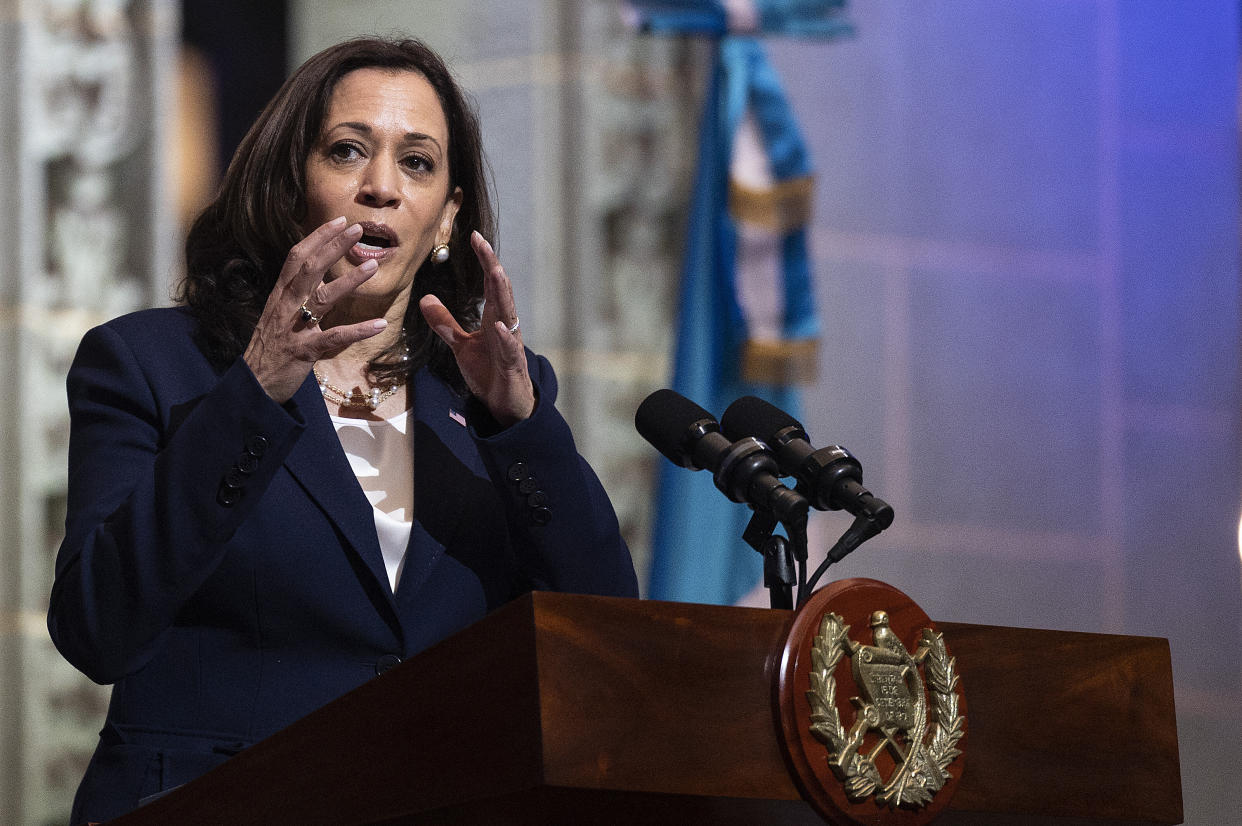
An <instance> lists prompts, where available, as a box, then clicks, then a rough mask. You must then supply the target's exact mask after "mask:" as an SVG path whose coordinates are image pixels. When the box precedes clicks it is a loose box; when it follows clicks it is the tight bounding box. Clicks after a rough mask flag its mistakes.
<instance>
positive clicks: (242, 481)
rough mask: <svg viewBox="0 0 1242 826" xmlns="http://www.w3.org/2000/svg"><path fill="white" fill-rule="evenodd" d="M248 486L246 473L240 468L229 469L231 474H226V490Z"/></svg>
mask: <svg viewBox="0 0 1242 826" xmlns="http://www.w3.org/2000/svg"><path fill="white" fill-rule="evenodd" d="M245 485H246V472H245V471H243V470H242V469H241V468H239V467H231V468H229V472H228V473H226V474H224V486H225V487H226V488H240V487H245Z"/></svg>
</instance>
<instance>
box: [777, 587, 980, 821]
mask: <svg viewBox="0 0 1242 826" xmlns="http://www.w3.org/2000/svg"><path fill="white" fill-rule="evenodd" d="M778 695H779V698H780V703H779V706H780V708H779V711H780V723H781V726H782V737H783V739H782V744H783V746H784V747H785V750H786V754H787V755H788V757H789V759H790V761H791V766H792V767H793V768H794V770H795V779H797V780H798V781H799V786H800V787H801V788H802V791H803V795H804V797H806V798H807V800H808V802H810V803H811V804H812V805H813V806H815V807H816V809H817V810H818V811H820V813H821V814H822V815H824V817H825V819H827V820H828V821H829V822H831V823H867V824H877V823H889V822H892V823H901V824H906V823H909V824H916V823H925V822H927V821H928V820H930V819H931V818H933V817H935V816H936V814H938V813H939V812H940V811H942V810H943V809H944V807H945V806H946V805H947V804H948V800H949V797H950V796H951V795H952V793H953V790H954V789H955V788H956V785H957V780H958V779H960V774H961V766H962V763H961V760H960V756H961V754H962V752H963V750H964V747H965V740H964V738H965V735H966V709H965V701H964V697H963V694H962V689H961V680H960V678H959V676H958V673H957V662H956V660H955V659H954V658H953V657H952V656H951V655H950V653H949V649H948V646H947V645H946V642H945V639H944V636H943V635H942V634H941V633H940V632H939V631H938V630H936V628H935V626H934V624H933V623H932V622H931V620H930V619H928V617H927V615H926V614H924V613H923V612H922V610H921V609H919V608H918V606H917V605H915V604H914V602H913V601H912V600H910V598H909V597H907V596H906V595H905V594H903V593H901V592H900V591H898V590H897V589H895V588H893V587H892V586H889V585H885V584H884V583H881V582H877V581H875V580H865V579H857V580H844V581H842V582H839V583H832V584H831V585H829V586H827V587H826V588H824V589H823V590H822V591H820V592H817V593H816V594H814V595H812V597H811V599H810V600H809V601H808V602H807V604H806V605H804V606H803V607H802V608H801V609H800V610H799V611H798V612H797V614H796V615H795V618H794V622H793V625H792V627H791V629H790V632H789V635H788V638H787V640H786V644H785V648H784V651H783V655H782V662H781V668H780V674H779V675H778Z"/></svg>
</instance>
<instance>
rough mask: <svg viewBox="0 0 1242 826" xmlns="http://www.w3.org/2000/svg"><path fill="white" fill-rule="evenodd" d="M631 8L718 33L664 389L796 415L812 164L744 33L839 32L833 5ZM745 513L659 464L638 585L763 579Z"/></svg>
mask: <svg viewBox="0 0 1242 826" xmlns="http://www.w3.org/2000/svg"><path fill="white" fill-rule="evenodd" d="M630 5H631V12H632V14H633V16H634V20H633V22H634V23H635V24H636V25H637V26H638V27H639V28H640V29H642V30H643V31H648V32H654V33H701V34H708V35H711V36H713V37H715V38H716V44H717V48H716V50H715V55H714V64H715V65H714V66H713V71H712V81H711V88H710V89H709V90H708V94H707V99H706V104H705V108H704V113H703V118H702V123H701V126H700V134H699V159H698V166H697V170H696V174H695V185H694V193H693V199H692V205H691V215H690V222H689V226H688V228H687V237H686V250H685V258H684V265H683V275H682V286H681V299H680V305H679V311H678V320H677V351H676V354H675V357H674V367H673V381H672V386H673V388H674V389H675V390H677V391H678V392H679V393H681V394H682V395H683V396H686V397H687V398H689V399H692V400H693V401H695V402H697V403H699V404H700V405H702V406H703V407H705V408H707V409H708V410H709V411H711V412H712V413H713V414H714V415H716V416H717V417H719V416H720V415H721V414H722V413H723V411H724V409H725V408H726V407H727V406H728V405H729V403H730V402H732V401H733V400H734V399H736V398H738V397H739V396H743V395H747V394H753V395H757V396H761V397H764V398H766V399H768V400H769V401H770V402H772V403H773V404H775V405H777V406H778V407H781V408H783V409H785V410H787V411H789V412H790V414H791V415H793V416H798V415H799V411H798V393H797V391H796V389H794V386H793V385H794V384H796V383H797V382H799V381H810V380H813V378H814V375H815V372H816V368H815V353H816V335H817V333H818V321H817V318H816V315H815V308H814V300H813V290H812V284H811V275H810V266H809V263H808V256H807V246H806V234H805V233H806V223H807V220H808V218H809V215H810V202H811V194H812V187H811V167H810V160H809V158H808V157H807V153H806V147H805V145H804V143H803V141H802V138H801V135H800V134H799V132H798V128H797V124H796V123H795V121H794V117H793V113H792V111H791V110H790V107H789V103H788V101H787V100H786V98H785V95H784V93H783V92H782V90H781V87H780V83H779V81H778V79H777V76H776V73H775V71H774V70H773V68H772V66H771V64H770V63H769V62H768V60H767V57H766V55H765V53H764V51H763V48H762V46H761V45H760V43H759V42H758V40H757V39H755V37H753V36H751V34H757V33H762V32H780V33H784V34H799V35H809V36H817V37H836V36H840V35H845V34H849V33H851V32H852V29H851V28H850V26H849V25H848V24H847V23H845V22H844V21H842V20H841V19H840V13H841V11H842V8H843V6H844V2H843V0H837V2H811V0H802V1H801V2H799V1H797V0H785V2H780V0H767V1H766V2H764V0H759V2H743V0H730V2H727V3H721V2H715V0H708V2H692V1H691V0H681V1H680V2H677V1H676V0H666V2H634V3H631V4H630ZM738 29H743V30H745V31H746V32H747V34H745V35H742V34H737V33H736V32H737V31H738ZM750 515H751V514H750V511H749V510H748V509H747V508H746V507H745V506H744V505H740V504H737V503H734V502H730V501H729V500H728V499H726V498H725V497H724V496H723V495H722V494H721V493H720V492H719V491H717V490H715V488H714V486H713V484H712V478H711V476H710V474H707V473H692V472H689V471H687V470H685V469H682V468H678V467H675V466H673V465H672V464H669V463H661V466H660V475H659V480H658V483H657V503H656V518H655V526H654V530H653V535H652V553H653V556H652V565H651V580H650V587H649V589H648V595H649V596H650V597H651V598H653V599H671V600H679V601H686V602H708V603H721V604H729V603H733V602H736V601H737V600H738V599H740V598H741V597H742V596H743V595H744V594H746V593H747V592H748V591H749V590H751V588H752V587H753V586H754V585H755V584H756V583H757V582H758V581H759V580H760V579H761V576H762V562H761V557H760V556H759V555H758V554H757V553H756V552H755V551H753V550H752V549H751V548H750V547H749V546H747V545H746V544H745V543H744V542H743V541H742V538H741V537H742V531H743V530H744V529H745V526H746V523H747V521H748V520H749V518H750Z"/></svg>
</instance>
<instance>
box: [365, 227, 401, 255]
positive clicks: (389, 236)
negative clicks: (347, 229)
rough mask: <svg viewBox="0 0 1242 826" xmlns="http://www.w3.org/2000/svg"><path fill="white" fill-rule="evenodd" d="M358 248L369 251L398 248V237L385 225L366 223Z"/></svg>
mask: <svg viewBox="0 0 1242 826" xmlns="http://www.w3.org/2000/svg"><path fill="white" fill-rule="evenodd" d="M357 246H360V247H362V248H363V249H365V250H368V251H374V250H386V249H389V248H390V247H395V246H397V236H396V234H395V233H393V231H392V230H391V229H389V228H388V227H386V226H384V225H383V224H372V223H370V222H366V223H364V224H363V225H362V237H361V238H359V239H358V242H357Z"/></svg>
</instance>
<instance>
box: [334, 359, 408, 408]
mask: <svg viewBox="0 0 1242 826" xmlns="http://www.w3.org/2000/svg"><path fill="white" fill-rule="evenodd" d="M312 372H313V373H314V374H315V381H317V382H319V393H320V395H322V396H323V397H324V398H325V399H327V400H328V401H330V402H332V403H333V404H339V405H340V406H341V407H349V408H354V409H361V408H364V407H365V408H369V409H371V410H374V409H375V408H377V407H379V406H380V404H381V403H382V402H383V401H384V400H385V399H387V398H389V397H390V396H392V394H393V393H396V392H397V391H398V390H399V389H401V385H402V384H403V383H404V382H393V383H392V384H390V385H388V388H387V389H386V390H381V389H380V388H378V387H372V388H371V391H370V392H369V393H364V392H362V391H361V390H354V391H352V392H350V391H346V390H342V389H341V388H339V387H337V386H336V385H334V384H330V383H329V382H328V380H327V379H325V378H324V377H323V375H322V374H321V373H320V372H319V368H318V367H315V368H313V369H312Z"/></svg>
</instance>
